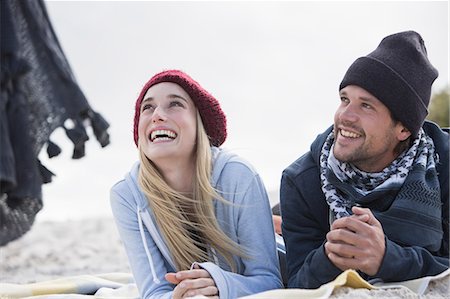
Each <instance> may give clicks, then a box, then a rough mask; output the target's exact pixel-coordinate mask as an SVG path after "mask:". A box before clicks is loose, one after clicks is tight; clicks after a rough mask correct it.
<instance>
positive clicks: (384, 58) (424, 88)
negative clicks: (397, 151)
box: [339, 31, 438, 137]
mask: <svg viewBox="0 0 450 299" xmlns="http://www.w3.org/2000/svg"><path fill="white" fill-rule="evenodd" d="M437 77H438V71H437V70H436V69H435V68H434V67H433V65H432V64H431V63H430V61H429V60H428V57H427V50H426V48H425V45H424V42H423V39H422V37H421V36H420V35H419V34H418V33H417V32H414V31H405V32H400V33H396V34H393V35H389V36H387V37H385V38H384V39H383V40H382V41H381V43H380V44H379V46H378V47H377V48H376V49H375V50H374V51H373V52H371V53H370V54H368V55H367V56H364V57H360V58H358V59H357V60H356V61H355V62H354V63H353V64H352V65H351V66H350V68H349V69H348V70H347V72H346V74H345V75H344V78H343V80H342V82H341V84H340V85H339V90H341V89H342V88H344V87H345V86H348V85H357V86H360V87H362V88H364V89H365V90H367V91H368V92H370V93H371V94H372V95H374V96H375V97H377V98H378V99H379V100H380V101H381V102H382V103H383V104H384V105H385V106H386V107H387V108H388V109H389V110H390V111H391V113H392V115H393V117H394V119H396V120H399V121H400V122H401V123H402V124H403V125H404V126H405V127H406V128H408V130H409V131H410V132H411V134H412V136H413V137H415V136H417V134H418V132H419V130H420V128H421V127H422V125H423V122H424V120H425V117H426V116H427V114H428V104H429V103H430V96H431V86H432V85H433V82H434V80H435V79H436V78H437Z"/></svg>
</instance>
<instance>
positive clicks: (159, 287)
mask: <svg viewBox="0 0 450 299" xmlns="http://www.w3.org/2000/svg"><path fill="white" fill-rule="evenodd" d="M120 184H121V183H119V185H116V186H115V187H113V189H112V190H111V193H110V203H111V208H112V212H113V215H114V219H115V221H116V225H117V229H118V231H119V235H120V237H121V239H122V242H123V244H124V246H125V251H126V253H127V256H128V261H129V264H130V267H131V271H132V272H133V276H134V279H135V281H136V285H137V287H138V289H139V292H140V294H141V298H144V299H146V298H171V297H172V291H173V285H171V284H170V283H169V282H167V281H166V280H165V278H164V275H165V274H166V273H167V268H166V266H165V263H164V258H163V256H162V255H161V253H160V251H159V250H158V248H157V246H156V244H155V242H154V241H153V239H152V237H151V236H150V234H149V233H148V231H147V229H144V233H145V239H146V240H145V242H146V243H147V244H144V243H143V242H144V241H143V239H142V237H141V234H140V230H139V223H138V217H137V213H138V210H137V205H136V202H135V201H134V199H133V197H132V194H131V192H126V190H124V189H125V188H127V187H126V186H124V184H122V186H120ZM120 187H122V188H120ZM144 246H147V248H148V250H149V253H150V255H151V259H152V261H151V262H152V263H153V265H154V270H155V274H156V277H154V276H153V275H152V270H151V267H150V261H149V259H148V258H147V254H146V251H145V248H144ZM158 280H159V281H158Z"/></svg>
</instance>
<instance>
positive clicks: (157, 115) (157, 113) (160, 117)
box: [152, 106, 167, 122]
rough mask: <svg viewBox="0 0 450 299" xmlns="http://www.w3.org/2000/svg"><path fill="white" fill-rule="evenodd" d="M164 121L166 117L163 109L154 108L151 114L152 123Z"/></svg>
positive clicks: (159, 107)
mask: <svg viewBox="0 0 450 299" xmlns="http://www.w3.org/2000/svg"><path fill="white" fill-rule="evenodd" d="M166 119H167V117H166V113H165V111H164V109H163V107H161V106H158V107H156V108H155V110H154V111H153V114H152V122H158V121H165V120H166Z"/></svg>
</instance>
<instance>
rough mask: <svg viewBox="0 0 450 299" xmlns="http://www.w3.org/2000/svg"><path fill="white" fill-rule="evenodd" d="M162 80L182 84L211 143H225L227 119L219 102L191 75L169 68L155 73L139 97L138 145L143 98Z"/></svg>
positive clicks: (136, 123) (136, 142) (135, 127)
mask: <svg viewBox="0 0 450 299" xmlns="http://www.w3.org/2000/svg"><path fill="white" fill-rule="evenodd" d="M161 82H172V83H175V84H178V85H179V86H181V88H183V89H184V90H185V91H186V92H187V93H188V94H189V96H190V97H191V99H192V101H193V102H194V104H195V106H196V107H197V109H198V111H199V113H200V117H201V119H202V122H203V126H204V127H205V130H206V134H207V135H208V137H209V140H210V143H211V145H214V146H220V145H221V144H222V143H224V141H225V139H226V138H227V120H226V117H225V114H224V113H223V111H222V109H221V108H220V104H219V102H218V101H217V100H216V99H215V98H214V97H213V96H212V95H211V94H210V93H209V92H207V91H206V90H204V89H203V88H202V87H201V86H200V84H198V83H197V81H195V80H194V79H192V78H191V77H189V75H187V74H185V73H183V72H182V71H179V70H167V71H163V72H161V73H158V74H156V75H154V76H153V77H152V78H151V79H150V80H149V81H148V82H147V83H146V84H145V85H144V87H143V88H142V91H141V93H140V94H139V97H138V98H137V101H136V107H135V112H134V143H135V144H136V145H137V144H138V125H139V117H140V112H141V103H142V100H143V98H144V95H145V94H146V93H147V90H148V89H149V88H150V87H152V86H153V85H156V84H158V83H161Z"/></svg>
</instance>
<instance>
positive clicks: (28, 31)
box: [0, 0, 109, 246]
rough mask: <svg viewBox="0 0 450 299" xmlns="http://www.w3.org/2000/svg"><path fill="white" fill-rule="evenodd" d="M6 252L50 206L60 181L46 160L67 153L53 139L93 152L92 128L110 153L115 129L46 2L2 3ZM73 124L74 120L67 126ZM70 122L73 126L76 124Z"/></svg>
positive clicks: (0, 222)
mask: <svg viewBox="0 0 450 299" xmlns="http://www.w3.org/2000/svg"><path fill="white" fill-rule="evenodd" d="M0 5H1V7H0V8H1V10H0V13H1V44H0V47H1V61H0V62H1V97H0V123H1V127H0V149H1V151H0V163H1V164H0V191H1V195H0V196H1V197H0V246H2V245H4V244H6V243H8V242H9V241H11V240H14V239H16V238H18V237H20V236H21V235H23V234H24V233H25V232H27V231H28V230H29V229H30V228H31V226H32V224H33V222H34V219H35V216H36V214H37V213H38V211H39V210H40V209H41V208H42V206H43V203H42V190H41V187H42V184H43V183H49V182H51V179H52V176H53V175H54V174H53V173H52V172H51V171H50V170H48V169H47V168H46V167H45V166H43V165H42V164H41V162H40V161H39V159H38V155H39V153H40V151H41V150H42V148H43V147H44V146H45V147H46V150H47V153H48V155H49V157H53V156H56V155H58V154H59V153H60V152H61V149H60V148H59V147H58V146H57V145H56V144H54V143H53V142H51V141H50V139H49V138H50V135H51V133H52V132H53V131H54V130H55V129H56V128H58V127H63V128H64V129H65V131H66V134H67V136H68V138H69V139H70V140H71V141H72V142H73V144H74V151H73V156H72V158H73V159H78V158H81V157H83V156H84V154H85V150H84V147H85V142H86V141H87V140H88V139H89V138H88V134H87V133H86V127H87V126H91V127H92V131H93V133H94V135H95V137H96V139H97V141H98V142H99V143H100V145H101V146H102V147H104V146H106V145H108V144H109V135H108V132H107V128H108V127H109V124H108V123H107V122H106V120H105V119H104V118H103V117H102V116H101V115H100V114H99V113H97V112H95V111H94V110H92V108H91V107H90V105H89V103H88V101H87V99H86V98H85V96H84V94H83V92H82V91H81V89H80V87H79V86H78V84H77V82H76V80H75V78H74V75H73V73H72V70H71V68H70V65H69V63H68V61H67V59H66V57H65V55H64V53H63V51H62V49H61V46H60V44H59V41H58V38H57V37H56V34H55V32H54V31H53V28H52V25H51V23H50V20H49V17H48V14H47V10H46V7H45V4H44V2H43V1H42V0H1V1H0ZM67 120H71V122H70V121H67ZM68 123H70V126H69V125H68Z"/></svg>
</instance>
